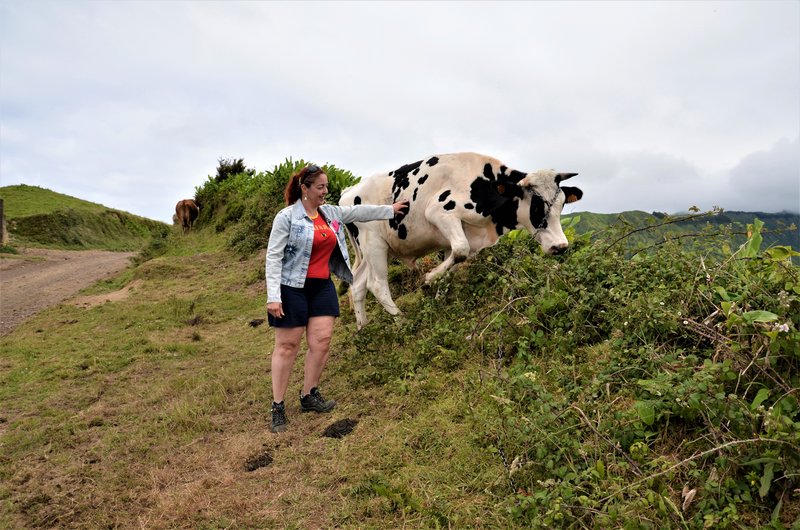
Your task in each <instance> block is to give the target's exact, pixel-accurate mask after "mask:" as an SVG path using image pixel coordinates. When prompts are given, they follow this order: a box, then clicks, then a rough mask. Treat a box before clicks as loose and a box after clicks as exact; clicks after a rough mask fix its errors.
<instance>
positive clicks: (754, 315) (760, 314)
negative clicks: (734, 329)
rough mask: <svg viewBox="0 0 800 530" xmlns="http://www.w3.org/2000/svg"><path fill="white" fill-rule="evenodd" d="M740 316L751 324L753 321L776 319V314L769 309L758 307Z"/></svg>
mask: <svg viewBox="0 0 800 530" xmlns="http://www.w3.org/2000/svg"><path fill="white" fill-rule="evenodd" d="M742 318H744V320H745V322H747V323H748V324H752V323H753V322H772V321H773V320H778V315H776V314H775V313H772V312H770V311H764V310H761V309H759V310H756V311H746V312H744V313H742Z"/></svg>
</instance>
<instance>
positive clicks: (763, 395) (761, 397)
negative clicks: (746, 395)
mask: <svg viewBox="0 0 800 530" xmlns="http://www.w3.org/2000/svg"><path fill="white" fill-rule="evenodd" d="M768 397H769V390H768V389H766V388H762V389H761V390H759V391H758V393H757V394H756V397H755V398H753V402H752V403H751V404H750V410H756V409H757V408H758V407H759V406H760V405H761V404H762V403H763V402H764V401H765V400H766V399H767V398H768Z"/></svg>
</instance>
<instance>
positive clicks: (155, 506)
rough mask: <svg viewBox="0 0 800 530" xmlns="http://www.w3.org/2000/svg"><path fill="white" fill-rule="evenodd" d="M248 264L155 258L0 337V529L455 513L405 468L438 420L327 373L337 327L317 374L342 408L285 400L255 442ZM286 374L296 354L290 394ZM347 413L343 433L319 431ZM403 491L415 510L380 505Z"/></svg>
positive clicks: (304, 523)
mask: <svg viewBox="0 0 800 530" xmlns="http://www.w3.org/2000/svg"><path fill="white" fill-rule="evenodd" d="M262 259H263V257H262V256H260V255H259V256H256V257H254V258H252V259H249V260H238V259H236V258H234V257H232V256H230V255H228V254H226V253H224V252H221V251H220V252H203V253H199V254H197V255H193V256H167V257H162V258H157V259H155V260H152V261H151V262H147V263H145V264H143V265H142V266H140V267H139V268H138V269H136V270H134V271H133V274H130V273H128V278H130V279H131V281H132V283H130V284H129V285H128V286H127V287H125V286H123V291H124V292H125V293H127V296H119V297H117V296H112V294H108V293H99V294H92V296H93V297H96V298H97V299H98V300H99V299H102V300H103V301H104V303H102V304H100V305H97V304H87V303H83V304H79V305H81V307H76V303H77V302H80V301H81V300H84V301H85V300H86V298H85V297H83V298H80V299H77V300H73V301H72V302H70V303H65V304H64V305H62V306H59V307H57V308H54V309H51V310H48V311H45V312H43V313H41V314H39V315H38V316H37V317H35V318H34V319H33V320H31V321H29V322H27V323H26V324H24V325H23V326H21V327H20V328H18V329H17V330H16V331H15V332H14V333H13V334H11V335H10V336H8V337H5V338H4V339H3V340H2V342H0V347H2V350H3V358H2V360H1V361H0V370H1V374H2V382H3V384H2V390H0V409H1V410H2V411H3V412H2V413H1V414H0V448H1V449H2V455H3V456H2V457H0V481H1V482H0V521H2V522H0V528H101V527H103V528H148V529H151V528H155V529H158V528H330V527H334V526H335V527H341V528H385V527H394V526H402V525H407V526H410V527H427V526H429V525H430V521H431V518H430V517H429V515H425V513H423V511H421V510H422V508H420V506H435V505H439V506H443V503H444V502H445V500H446V498H447V497H448V496H450V497H452V498H454V499H456V498H460V499H461V502H464V499H463V494H462V493H460V492H457V491H455V488H457V487H462V486H459V485H456V484H453V485H450V486H445V487H444V488H442V487H441V486H440V485H438V484H436V483H435V482H434V481H433V480H434V479H433V478H431V477H432V475H431V474H430V473H428V474H425V473H420V472H421V470H423V468H426V467H427V468H431V469H432V468H435V467H436V466H437V465H441V464H442V459H446V458H449V457H451V456H452V452H453V450H454V449H453V447H452V446H450V445H449V444H448V443H447V438H448V436H450V435H448V434H446V433H445V431H447V429H449V428H450V427H451V426H450V425H447V424H446V423H447V422H443V421H442V420H441V414H442V413H447V411H446V410H443V411H439V412H435V416H438V417H440V419H439V420H434V419H430V418H428V419H424V418H423V419H421V420H420V419H418V418H416V416H415V414H414V406H413V403H414V399H409V397H408V396H403V395H394V394H391V393H386V392H383V391H381V390H380V389H374V388H358V387H355V386H354V385H353V384H352V380H351V377H350V374H348V373H347V372H346V371H345V370H344V369H342V367H341V365H340V360H341V358H342V357H343V356H346V355H348V354H349V351H348V349H349V348H350V347H351V346H350V341H349V339H350V334H351V333H352V332H353V331H352V329H351V328H352V322H350V320H352V319H348V318H343V319H342V320H343V322H340V323H338V324H337V334H336V337H335V343H334V346H333V354H332V359H331V362H330V364H329V369H328V371H327V373H326V374H325V377H326V379H325V382H324V390H325V391H326V393H328V394H330V395H331V396H333V397H335V398H336V399H337V400H338V401H339V406H337V408H336V409H335V410H334V412H333V413H331V414H328V415H315V414H301V413H300V410H299V400H293V399H291V398H290V399H288V400H287V413H288V415H289V419H290V422H291V424H290V429H289V431H288V432H286V433H283V434H281V435H274V434H271V433H270V432H269V424H268V422H269V414H268V410H269V403H270V401H271V400H270V397H271V396H270V392H269V384H270V382H269V353H270V351H271V348H272V332H271V331H270V329H269V328H268V326H266V324H265V325H262V326H259V327H255V328H254V327H252V326H250V325H249V322H250V321H251V320H253V319H254V318H258V317H262V318H263V316H264V315H263V308H264V307H265V294H264V290H263V280H261V282H258V281H253V278H257V276H258V269H259V268H260V267H261V266H262V263H263V261H262ZM113 289H114V290H115V291H116V290H118V289H119V286H118V285H117V286H115V287H113ZM106 300H108V302H106ZM343 306H345V307H343V309H344V310H346V302H345V301H344V300H343ZM65 323H69V324H65ZM301 378H302V358H301V359H298V362H297V365H296V368H295V371H294V373H293V376H292V381H291V383H290V387H289V395H290V396H291V395H294V394H296V393H297V391H298V390H299V387H300V385H301ZM444 403H445V405H443V406H444V407H445V408H446V407H447V406H448V405H446V404H447V403H451V404H452V403H453V401H452V400H450V401H447V400H445V401H444ZM348 418H350V419H356V420H358V422H359V423H358V425H357V426H356V427H355V429H354V430H353V432H352V433H350V434H349V435H347V436H345V437H343V438H341V439H334V438H328V437H323V436H322V433H323V431H324V430H325V428H326V427H328V426H329V425H330V424H332V423H333V422H335V421H337V420H343V419H348ZM417 421H422V423H423V424H426V425H424V429H423V430H422V431H421V434H420V432H416V431H417V429H416V427H412V425H413V424H414V422H417ZM437 422H440V423H442V424H441V425H437ZM443 439H444V441H443ZM264 455H267V456H268V457H271V460H272V461H271V463H269V464H268V465H265V466H263V467H259V468H257V469H255V470H252V471H248V470H247V469H246V464H247V463H248V462H250V461H252V460H253V459H254V458H255V457H259V456H262V457H263V456H264ZM265 460H269V458H265ZM450 478H452V477H449V478H447V477H442V480H443V483H445V484H446V483H447V482H448V480H449V479H450ZM468 480H469V478H468V477H467V476H465V481H466V482H467V483H468ZM376 481H377V482H376ZM376 483H380V484H387V485H388V486H389V488H390V489H389V493H390V494H388V495H387V494H386V492H385V491H384V490H381V489H380V488H378V489H377V490H376V489H375V484H376ZM381 487H382V486H381ZM392 488H394V489H392ZM447 488H453V489H452V491H449V492H448V491H447ZM412 490H413V492H414V493H413V499H416V500H411V501H408V502H410V503H411V504H412V508H413V504H414V503H418V504H419V506H417V508H416V509H412V508H409V506H405V505H403V503H402V502H400V503H399V504H398V500H397V499H399V498H401V497H393V496H392V495H394V494H395V493H397V492H401V493H402V492H403V491H408V492H411V491H412ZM393 492H394V493H393ZM398 495H399V493H398ZM470 496H471V497H472V498H473V499H474V500H475V501H476V502H481V499H480V498H481V497H483V496H482V495H481V494H480V493H478V492H477V491H474V492H473V493H471V494H470ZM483 502H485V498H484V499H483ZM466 509H467V512H469V509H470V508H469V507H466ZM479 526H480V525H479Z"/></svg>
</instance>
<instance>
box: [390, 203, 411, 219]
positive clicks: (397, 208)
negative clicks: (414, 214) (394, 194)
mask: <svg viewBox="0 0 800 530" xmlns="http://www.w3.org/2000/svg"><path fill="white" fill-rule="evenodd" d="M410 207H411V205H410V203H409V200H408V199H406V200H404V201H400V202H396V203H394V204H392V209H393V210H394V216H395V217H396V218H397V219H402V218H403V217H405V216H406V214H407V213H408V209H409V208H410Z"/></svg>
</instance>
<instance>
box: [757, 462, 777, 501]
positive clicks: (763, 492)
mask: <svg viewBox="0 0 800 530" xmlns="http://www.w3.org/2000/svg"><path fill="white" fill-rule="evenodd" d="M773 476H775V464H774V463H772V462H770V463H769V464H767V465H766V466H764V476H762V477H761V487H760V488H759V489H758V494H759V495H760V496H761V498H762V499H763V498H764V497H766V496H767V493H769V487H770V486H771V485H772V477H773Z"/></svg>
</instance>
